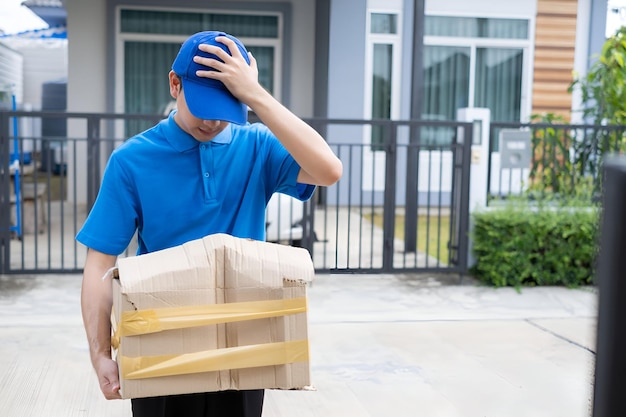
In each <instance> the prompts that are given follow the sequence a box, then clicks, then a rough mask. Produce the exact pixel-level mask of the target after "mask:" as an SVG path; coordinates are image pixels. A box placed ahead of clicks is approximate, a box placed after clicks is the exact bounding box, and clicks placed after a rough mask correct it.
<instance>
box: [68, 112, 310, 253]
mask: <svg viewBox="0 0 626 417" xmlns="http://www.w3.org/2000/svg"><path fill="white" fill-rule="evenodd" d="M173 114H174V113H172V114H170V116H169V117H168V118H167V119H165V120H163V121H161V122H160V123H159V124H157V125H156V126H154V127H153V128H151V129H149V130H146V131H145V132H143V133H140V134H138V135H136V136H134V137H132V138H130V139H129V140H127V141H126V142H124V144H122V145H121V146H120V147H118V148H117V149H116V150H115V151H114V152H113V153H112V155H111V157H110V159H109V161H108V163H107V166H106V169H105V171H104V176H103V179H102V184H101V187H100V191H99V193H98V197H97V198H96V201H95V204H94V206H93V208H92V209H91V211H90V213H89V215H88V217H87V220H86V221H85V223H84V225H83V227H82V228H81V230H80V231H79V232H78V234H77V236H76V239H77V240H78V241H79V242H80V243H82V244H84V245H85V246H87V247H89V248H92V249H95V250H97V251H100V252H103V253H106V254H109V255H119V254H120V253H122V252H123V251H124V250H125V249H126V247H127V246H128V244H129V243H130V241H131V239H132V237H133V235H134V234H135V231H137V232H138V244H139V248H138V251H137V253H138V254H144V253H148V252H153V251H156V250H160V249H165V248H169V247H172V246H176V245H180V244H183V243H185V242H187V241H189V240H193V239H199V238H202V237H204V236H206V235H209V234H213V233H227V234H230V235H232V236H236V237H242V238H251V239H256V240H265V207H266V205H267V202H268V201H269V199H270V197H271V196H272V194H273V193H274V192H281V193H284V194H287V195H290V196H293V197H295V198H298V199H300V200H302V201H305V200H307V199H308V198H310V197H311V195H312V194H313V191H314V190H315V187H314V186H313V185H307V184H299V183H297V182H296V179H297V176H298V173H299V172H300V166H299V165H298V163H297V162H296V161H295V160H294V159H293V157H292V156H291V155H290V154H289V153H288V152H287V150H286V149H285V148H284V147H283V146H282V144H281V143H280V142H279V141H278V139H277V138H276V137H275V136H274V135H273V134H272V133H271V132H270V130H269V129H268V128H267V127H266V126H264V125H262V124H258V123H257V124H247V125H244V126H239V125H233V124H230V125H228V127H226V128H225V129H224V130H223V131H222V132H221V133H220V134H219V135H218V136H216V137H215V138H214V139H213V140H212V141H210V142H204V143H203V142H198V141H196V140H195V139H194V138H193V137H192V136H191V135H189V134H187V133H185V132H184V131H183V130H182V129H181V128H180V127H179V126H178V125H177V124H176V122H175V121H174V117H173Z"/></svg>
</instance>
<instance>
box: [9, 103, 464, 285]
mask: <svg viewBox="0 0 626 417" xmlns="http://www.w3.org/2000/svg"><path fill="white" fill-rule="evenodd" d="M161 118H162V116H158V115H157V116H154V115H152V116H146V115H121V114H94V113H64V112H59V113H54V112H23V111H18V112H10V111H1V112H0V187H1V188H0V190H1V191H0V273H3V274H18V273H20V274H24V273H33V274H35V273H37V274H39V273H79V272H81V271H82V268H83V263H84V259H85V255H86V249H85V248H84V247H82V246H81V245H79V244H77V243H76V242H75V240H74V236H75V235H76V233H77V232H78V230H79V229H80V226H81V225H82V222H83V221H84V219H85V217H86V215H87V213H88V211H89V208H90V207H91V205H92V204H93V202H94V200H95V197H96V195H97V192H98V188H99V184H100V180H101V174H102V171H103V169H104V166H105V164H106V162H107V159H108V156H109V155H110V153H111V152H112V150H113V149H114V148H115V147H116V146H118V145H119V144H120V143H122V142H123V141H124V140H125V138H126V137H128V134H129V126H136V125H141V126H147V125H151V124H153V123H155V122H156V121H158V120H159V119H161ZM50 120H56V121H57V122H59V121H60V123H61V124H62V125H63V126H64V127H65V129H66V130H65V131H64V132H63V133H64V134H60V135H57V136H51V135H42V134H41V133H40V132H41V131H42V129H41V125H42V124H45V123H46V121H50ZM307 122H308V123H310V124H311V125H312V126H313V127H314V128H316V129H317V130H318V131H320V132H322V133H323V134H324V136H325V137H326V138H327V140H328V142H329V144H330V146H331V147H332V149H333V150H334V152H335V153H336V154H337V155H338V156H339V158H340V159H341V160H342V162H343V164H344V175H343V177H342V179H341V180H340V181H339V182H338V183H337V184H335V185H333V186H332V187H320V188H319V189H318V191H317V192H316V194H315V196H314V197H313V198H312V199H311V201H309V202H307V203H305V204H301V203H299V202H297V201H295V200H293V199H290V198H288V197H285V196H282V195H279V196H276V198H274V199H272V201H270V203H269V205H268V210H267V222H266V224H267V235H268V239H269V240H272V241H279V242H284V243H290V244H297V245H302V246H304V247H306V248H307V249H309V251H310V252H311V256H312V258H313V262H314V265H315V267H316V270H317V271H319V272H334V273H357V272H358V273H378V272H394V271H395V272H398V271H400V272H408V271H438V272H442V271H443V272H456V273H464V272H465V270H466V268H467V246H468V245H467V230H468V224H469V219H468V216H469V214H468V193H469V162H470V157H469V155H470V145H471V143H472V140H471V135H472V126H471V124H469V123H459V122H436V121H389V120H378V121H375V120H328V119H309V120H307ZM44 130H45V129H44ZM16 132H17V133H16ZM134 250H135V247H134V245H131V247H129V249H128V250H127V255H130V254H132V253H134Z"/></svg>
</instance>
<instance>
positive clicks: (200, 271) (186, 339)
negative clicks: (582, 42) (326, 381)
mask: <svg viewBox="0 0 626 417" xmlns="http://www.w3.org/2000/svg"><path fill="white" fill-rule="evenodd" d="M313 275H314V268H313V263H312V261H311V257H310V255H309V253H308V251H307V250H305V249H302V248H294V247H290V246H286V245H279V244H274V243H266V242H259V241H253V240H249V239H239V238H235V237H232V236H229V235H225V234H216V235H211V236H207V237H205V238H203V239H198V240H194V241H191V242H188V243H185V244H183V245H180V246H176V247H173V248H170V249H166V250H162V251H158V252H153V253H150V254H146V255H141V256H136V257H128V258H120V259H119V261H118V266H117V274H116V276H117V277H118V278H116V279H113V314H112V326H113V331H114V336H113V338H112V341H113V342H112V344H113V346H114V348H116V349H114V351H115V352H116V360H117V362H118V366H119V371H120V381H121V394H122V396H123V397H124V398H140V397H150V396H159V395H173V394H184V393H194V392H210V391H221V390H231V389H234V390H244V389H259V388H268V389H303V388H306V387H307V386H309V385H310V376H309V363H308V338H307V315H306V284H307V282H309V281H311V280H312V279H313Z"/></svg>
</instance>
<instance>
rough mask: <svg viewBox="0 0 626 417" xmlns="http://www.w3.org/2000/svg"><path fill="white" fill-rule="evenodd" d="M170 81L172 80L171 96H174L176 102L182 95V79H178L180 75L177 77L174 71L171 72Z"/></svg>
mask: <svg viewBox="0 0 626 417" xmlns="http://www.w3.org/2000/svg"><path fill="white" fill-rule="evenodd" d="M169 79H170V95H171V96H172V98H173V99H174V100H176V99H177V98H178V95H179V94H180V90H181V88H182V83H181V81H180V77H178V75H176V73H175V72H174V71H170V73H169Z"/></svg>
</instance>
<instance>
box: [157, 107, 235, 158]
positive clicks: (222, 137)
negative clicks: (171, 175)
mask: <svg viewBox="0 0 626 417" xmlns="http://www.w3.org/2000/svg"><path fill="white" fill-rule="evenodd" d="M175 113H176V111H173V112H171V113H170V115H169V117H168V118H167V120H164V121H163V122H162V123H164V124H165V128H166V132H167V133H166V135H165V138H166V140H167V141H168V142H169V143H170V145H171V146H172V147H173V148H174V149H176V150H177V151H178V152H185V151H188V150H191V149H193V148H197V147H198V146H199V145H200V144H202V143H203V142H200V141H197V140H195V139H194V138H193V136H191V135H190V134H189V133H187V132H185V131H184V130H183V129H181V128H180V126H178V124H177V123H176V121H175V120H174V114H175ZM232 138H233V135H232V130H231V125H230V123H229V124H228V126H226V127H225V128H224V130H222V131H221V132H220V133H219V134H218V135H217V136H215V137H214V138H213V139H212V140H211V141H210V142H206V143H207V144H211V143H215V144H223V145H228V144H230V142H231V141H232Z"/></svg>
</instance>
